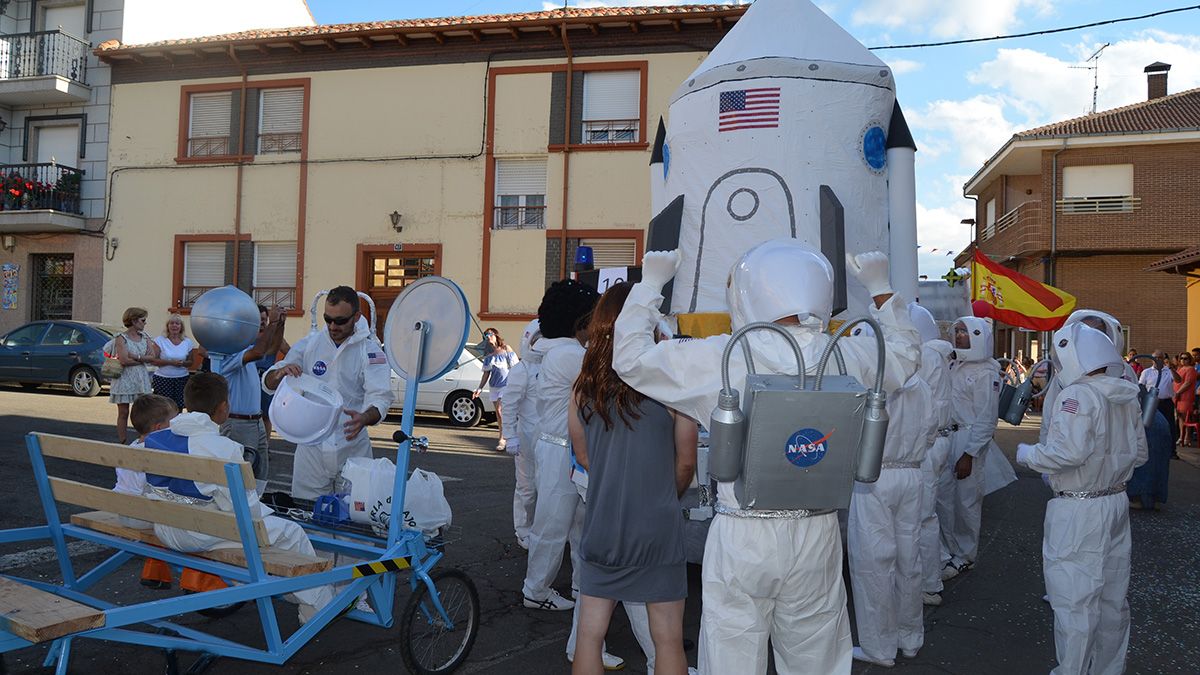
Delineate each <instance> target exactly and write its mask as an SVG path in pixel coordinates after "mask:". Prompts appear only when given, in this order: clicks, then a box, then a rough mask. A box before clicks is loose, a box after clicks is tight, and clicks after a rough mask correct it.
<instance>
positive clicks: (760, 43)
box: [692, 0, 887, 77]
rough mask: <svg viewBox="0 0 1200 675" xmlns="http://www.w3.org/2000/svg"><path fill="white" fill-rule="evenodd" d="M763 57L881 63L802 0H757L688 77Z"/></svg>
mask: <svg viewBox="0 0 1200 675" xmlns="http://www.w3.org/2000/svg"><path fill="white" fill-rule="evenodd" d="M766 57H785V58H796V59H808V60H813V61H834V62H839V63H852V64H858V65H864V66H872V67H881V68H886V67H887V66H886V64H884V62H883V61H881V60H879V58H878V57H876V56H875V55H874V54H872V53H871V52H870V51H869V50H868V49H867V48H866V47H864V46H863V45H862V43H860V42H859V41H858V40H856V39H855V38H854V37H853V36H852V35H850V34H849V33H847V32H846V31H845V30H844V29H843V28H842V27H841V26H839V25H838V24H837V22H836V21H834V20H833V19H831V18H829V17H828V16H826V15H825V13H824V12H822V11H821V10H820V9H818V8H817V6H816V5H814V4H813V3H811V2H809V1H808V0H757V1H756V2H755V3H754V4H753V5H750V9H748V10H746V13H745V14H743V15H742V18H740V19H738V21H737V23H736V24H734V26H733V28H732V29H730V31H729V34H727V35H726V36H725V37H724V38H723V39H722V40H721V42H720V43H719V44H718V45H717V46H716V48H714V49H713V51H712V53H711V54H709V56H708V58H706V59H705V60H704V62H703V63H701V64H700V67H699V68H697V69H696V72H695V73H693V75H692V76H693V77H695V76H696V75H698V74H699V73H703V72H704V71H706V70H709V69H711V68H715V67H717V66H723V65H726V64H729V63H737V62H739V61H748V60H750V59H757V58H766Z"/></svg>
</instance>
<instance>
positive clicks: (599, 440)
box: [567, 283, 697, 675]
mask: <svg viewBox="0 0 1200 675" xmlns="http://www.w3.org/2000/svg"><path fill="white" fill-rule="evenodd" d="M630 288H632V285H631V284H629V283H621V284H617V285H616V286H613V287H612V288H610V289H609V290H608V292H607V293H605V294H604V296H603V297H601V298H600V302H599V303H597V305H596V309H595V311H594V312H593V313H592V320H591V324H590V327H589V334H588V345H587V354H586V356H584V360H583V368H582V370H581V371H580V373H579V378H578V379H576V381H575V389H574V397H573V398H572V400H571V402H570V409H569V412H568V416H567V422H568V425H569V430H570V435H571V445H572V448H573V450H574V452H575V456H576V460H577V461H578V463H579V464H580V465H581V466H583V467H584V469H586V470H587V497H586V501H587V510H586V512H585V515H584V521H583V535H582V538H581V540H580V547H579V548H580V553H579V559H580V578H579V586H580V593H581V596H580V597H581V601H580V607H579V629H578V633H579V634H578V638H577V642H576V646H575V659H574V669H573V671H572V672H573V673H575V674H576V675H580V674H589V675H591V674H596V675H598V674H599V673H601V672H602V671H603V666H602V663H601V649H602V647H601V645H602V643H603V640H604V634H605V633H606V632H607V630H608V623H609V620H610V618H611V617H612V612H613V608H614V607H615V605H616V603H617V602H618V601H620V602H627V603H641V602H644V603H646V610H647V613H648V614H649V623H650V634H651V638H652V639H653V641H654V650H655V654H654V657H655V661H656V663H655V672H656V673H659V674H660V675H684V674H685V673H687V657H686V656H685V655H684V652H683V605H684V599H685V598H686V597H687V569H686V567H687V563H686V559H685V555H684V542H683V528H684V522H683V512H682V510H681V508H680V505H679V497H680V495H682V494H683V491H684V490H686V489H687V486H688V485H689V484H690V483H691V480H692V474H693V472H694V471H695V466H696V437H697V427H696V422H695V420H692V419H690V418H688V417H687V416H685V415H682V414H679V413H677V412H675V411H673V410H670V409H668V408H666V407H664V406H663V405H662V404H660V403H658V402H656V401H653V400H651V399H648V398H646V397H645V396H642V395H641V394H639V393H638V392H637V391H635V390H634V389H633V388H631V387H630V386H629V385H627V384H625V383H624V382H622V381H621V379H620V378H619V377H618V376H617V373H616V372H615V371H614V370H613V369H612V350H613V339H612V333H613V323H614V322H615V321H616V319H617V315H618V314H620V312H621V306H622V305H624V304H625V298H626V296H628V295H629V290H630Z"/></svg>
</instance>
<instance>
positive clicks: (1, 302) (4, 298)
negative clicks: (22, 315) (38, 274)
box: [0, 263, 21, 309]
mask: <svg viewBox="0 0 1200 675" xmlns="http://www.w3.org/2000/svg"><path fill="white" fill-rule="evenodd" d="M20 272H21V266H20V265H18V264H16V263H4V264H3V265H0V275H2V276H3V281H2V285H0V309H16V308H17V288H18V286H19V284H20V279H21V275H20Z"/></svg>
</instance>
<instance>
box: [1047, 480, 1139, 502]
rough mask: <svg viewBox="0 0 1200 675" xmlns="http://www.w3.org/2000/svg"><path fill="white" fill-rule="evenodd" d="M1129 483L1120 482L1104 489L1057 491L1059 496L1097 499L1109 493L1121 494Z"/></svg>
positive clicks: (1056, 494)
mask: <svg viewBox="0 0 1200 675" xmlns="http://www.w3.org/2000/svg"><path fill="white" fill-rule="evenodd" d="M1126 485H1128V483H1118V484H1116V485H1114V486H1112V487H1107V488H1104V489H1103V490H1086V491H1084V492H1070V491H1069V490H1063V491H1062V492H1056V493H1055V496H1057V497H1066V498H1067V499H1095V498H1096V497H1107V496H1109V495H1116V494H1121V493H1122V492H1124V491H1125V486H1126Z"/></svg>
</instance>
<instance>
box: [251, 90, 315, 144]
mask: <svg viewBox="0 0 1200 675" xmlns="http://www.w3.org/2000/svg"><path fill="white" fill-rule="evenodd" d="M303 115H304V89H302V88H299V87H297V88H294V89H263V90H262V117H261V120H260V122H259V127H258V130H259V133H261V134H298V133H300V121H301V118H302V117H303Z"/></svg>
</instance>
